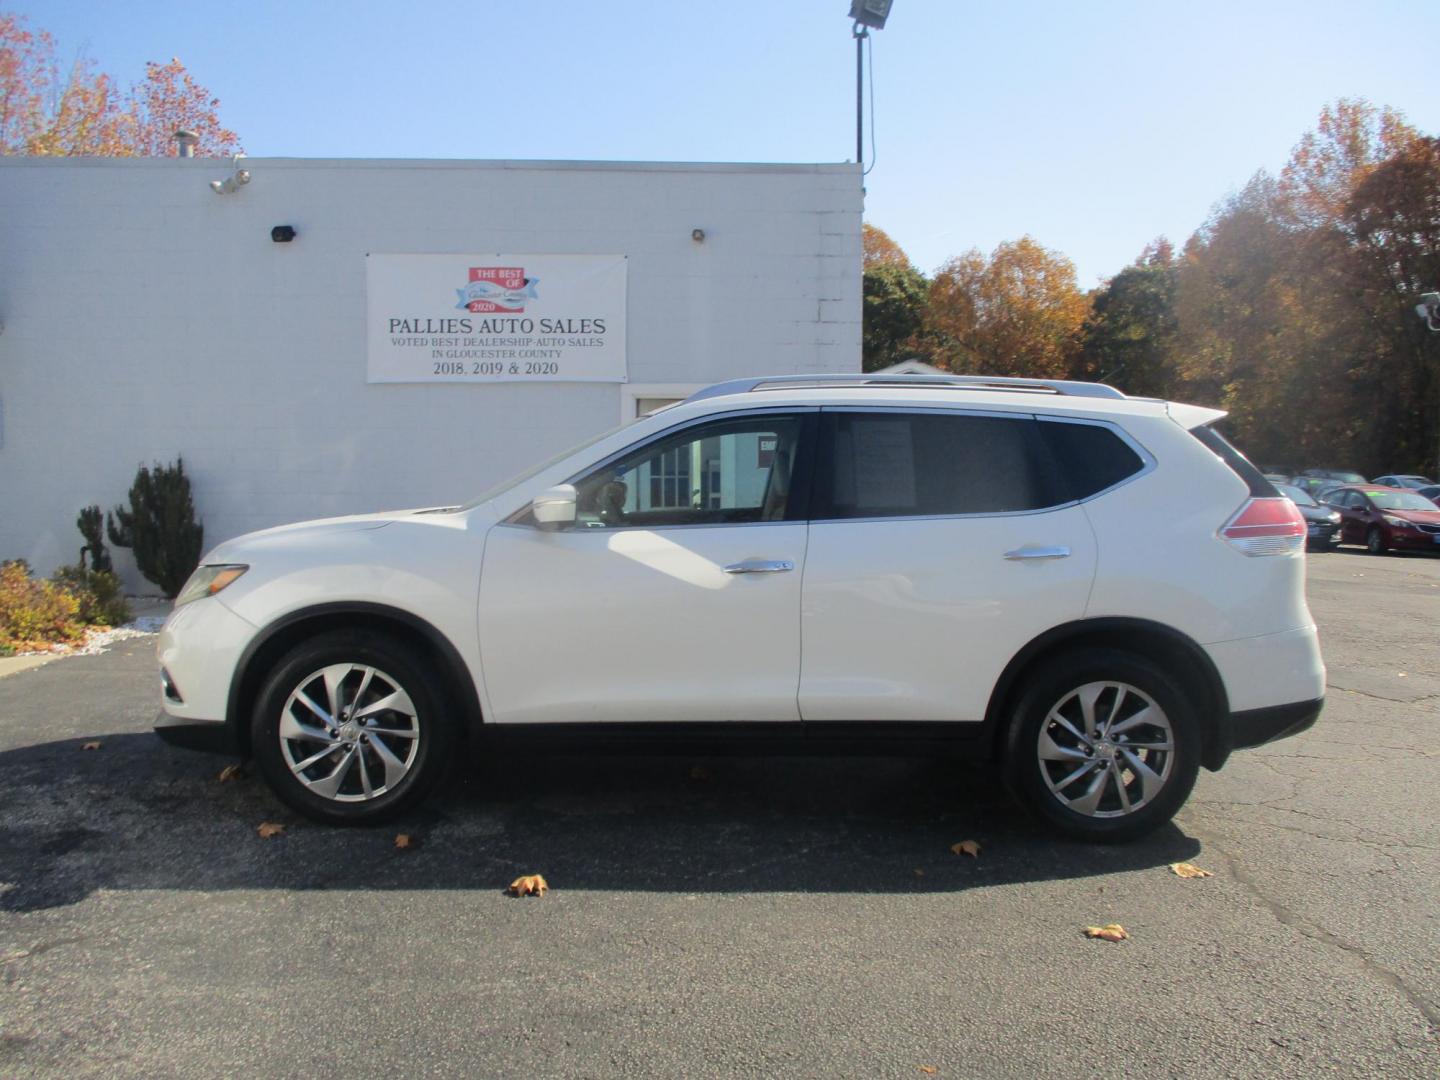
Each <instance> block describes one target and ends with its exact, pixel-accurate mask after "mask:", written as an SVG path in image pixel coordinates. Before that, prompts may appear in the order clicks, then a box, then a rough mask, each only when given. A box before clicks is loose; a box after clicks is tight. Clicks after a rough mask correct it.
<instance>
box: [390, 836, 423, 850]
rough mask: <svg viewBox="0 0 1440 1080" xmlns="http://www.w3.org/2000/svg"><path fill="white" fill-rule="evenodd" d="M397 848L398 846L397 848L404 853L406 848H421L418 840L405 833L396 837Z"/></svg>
mask: <svg viewBox="0 0 1440 1080" xmlns="http://www.w3.org/2000/svg"><path fill="white" fill-rule="evenodd" d="M395 846H396V847H397V848H399V849H400V850H401V851H404V850H405V849H406V848H415V847H419V846H420V842H419V841H418V840H416V839H415V837H413V836H411V835H410V834H409V833H403V832H402V833H397V834H396V836H395Z"/></svg>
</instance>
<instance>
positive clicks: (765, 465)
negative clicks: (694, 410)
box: [575, 415, 803, 528]
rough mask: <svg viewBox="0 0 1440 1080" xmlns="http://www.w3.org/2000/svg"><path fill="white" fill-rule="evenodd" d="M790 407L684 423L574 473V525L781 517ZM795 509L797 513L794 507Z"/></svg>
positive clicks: (792, 435)
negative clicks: (773, 412) (580, 476)
mask: <svg viewBox="0 0 1440 1080" xmlns="http://www.w3.org/2000/svg"><path fill="white" fill-rule="evenodd" d="M802 426H803V425H802V421H801V418H800V417H797V416H794V415H760V416H745V417H737V418H734V419H729V420H720V421H715V422H712V423H707V424H699V425H696V426H693V427H688V428H685V429H684V430H682V431H679V432H676V433H675V434H673V435H668V436H664V437H662V438H660V439H657V440H655V441H654V442H651V443H648V444H646V445H645V446H643V447H641V448H639V449H638V450H635V451H633V452H631V453H629V454H626V455H625V456H623V457H621V458H620V459H619V460H617V461H615V462H612V463H611V464H609V465H605V466H602V467H600V468H599V469H596V470H595V471H593V472H591V473H590V474H589V475H587V476H585V477H584V478H583V479H581V480H578V481H576V483H575V488H576V492H577V500H576V510H577V524H578V525H579V526H580V527H581V528H587V527H588V528H626V527H641V528H649V527H654V526H661V525H726V524H740V523H750V522H761V521H784V520H786V519H787V517H789V516H792V511H793V510H794V509H795V507H794V505H793V495H792V491H793V484H792V481H793V480H794V478H795V463H796V459H797V455H798V450H799V445H800V433H801V429H802ZM800 516H803V514H801V515H800Z"/></svg>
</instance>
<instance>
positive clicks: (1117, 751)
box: [1006, 649, 1200, 841]
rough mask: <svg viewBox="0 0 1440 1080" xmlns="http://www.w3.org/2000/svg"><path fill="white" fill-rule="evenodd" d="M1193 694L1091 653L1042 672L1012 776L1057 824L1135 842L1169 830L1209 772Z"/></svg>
mask: <svg viewBox="0 0 1440 1080" xmlns="http://www.w3.org/2000/svg"><path fill="white" fill-rule="evenodd" d="M1199 760H1200V731H1199V726H1198V722H1197V720H1196V718H1195V712H1194V709H1193V708H1192V707H1191V705H1190V703H1189V701H1188V699H1187V697H1186V695H1185V692H1184V691H1183V690H1182V689H1181V688H1180V686H1179V685H1177V683H1176V682H1175V680H1173V679H1172V678H1171V677H1170V676H1169V675H1167V674H1166V673H1165V672H1164V671H1162V670H1161V669H1160V668H1159V667H1157V666H1156V665H1155V664H1154V663H1152V662H1151V661H1150V660H1148V659H1146V658H1144V657H1141V656H1137V655H1133V654H1130V653H1125V652H1121V651H1118V650H1112V649H1090V650H1085V651H1081V652H1076V653H1072V654H1069V655H1066V656H1063V657H1060V658H1058V659H1056V660H1053V661H1051V662H1049V663H1047V664H1046V665H1044V666H1043V667H1042V668H1040V669H1039V670H1038V671H1037V672H1035V676H1034V678H1033V680H1031V681H1030V687H1029V689H1028V690H1027V691H1026V692H1025V693H1024V695H1023V696H1022V697H1021V699H1020V702H1019V705H1018V707H1017V708H1016V710H1015V714H1014V720H1013V726H1012V729H1011V733H1010V739H1009V749H1008V755H1007V762H1006V765H1007V770H1006V771H1007V776H1008V779H1009V781H1010V786H1011V788H1012V790H1014V791H1015V792H1016V794H1018V795H1019V796H1020V797H1021V798H1022V799H1023V800H1024V801H1025V802H1026V803H1027V804H1028V805H1029V806H1030V807H1031V809H1033V810H1034V811H1035V812H1036V813H1037V814H1038V815H1039V816H1040V817H1041V818H1042V819H1043V820H1044V821H1045V822H1046V823H1047V824H1049V825H1050V826H1052V827H1053V828H1055V829H1058V830H1059V831H1061V832H1063V833H1065V834H1067V835H1069V836H1073V837H1076V838H1079V839H1083V840H1098V841H1121V840H1130V839H1133V838H1135V837H1137V836H1141V835H1143V834H1145V833H1147V832H1150V831H1151V830H1152V829H1155V828H1157V827H1158V826H1160V825H1162V824H1164V823H1165V822H1167V821H1169V820H1170V818H1171V817H1173V816H1174V814H1175V812H1176V811H1177V810H1179V809H1180V807H1181V805H1182V804H1183V803H1184V802H1185V800H1186V798H1188V797H1189V794H1190V789H1191V788H1192V787H1193V786H1194V784H1195V777H1196V774H1197V772H1198V771H1199Z"/></svg>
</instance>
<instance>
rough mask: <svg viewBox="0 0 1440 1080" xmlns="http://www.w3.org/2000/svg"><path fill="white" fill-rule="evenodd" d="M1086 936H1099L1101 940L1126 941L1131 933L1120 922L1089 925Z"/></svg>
mask: <svg viewBox="0 0 1440 1080" xmlns="http://www.w3.org/2000/svg"><path fill="white" fill-rule="evenodd" d="M1085 936H1086V937H1088V938H1099V939H1100V940H1101V941H1124V940H1125V939H1126V938H1128V937H1129V936H1130V935H1129V934H1127V933H1126V932H1125V928H1124V927H1123V926H1121V925H1120V924H1119V923H1118V922H1112V923H1107V924H1106V925H1105V926H1087V927H1086V928H1085Z"/></svg>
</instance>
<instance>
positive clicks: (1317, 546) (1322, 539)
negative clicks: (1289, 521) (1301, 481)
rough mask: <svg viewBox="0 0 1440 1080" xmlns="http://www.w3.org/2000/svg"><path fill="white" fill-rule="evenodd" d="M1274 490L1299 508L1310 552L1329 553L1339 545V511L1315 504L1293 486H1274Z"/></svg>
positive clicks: (1299, 489)
mask: <svg viewBox="0 0 1440 1080" xmlns="http://www.w3.org/2000/svg"><path fill="white" fill-rule="evenodd" d="M1275 490H1276V491H1278V492H1280V494H1281V495H1284V496H1285V497H1286V498H1287V499H1289V500H1290V501H1291V502H1293V503H1294V504H1295V505H1296V506H1297V507H1298V508H1299V510H1300V516H1301V517H1303V518H1304V519H1305V535H1306V540H1305V543H1306V546H1307V547H1309V548H1310V550H1311V551H1329V550H1330V549H1331V548H1333V547H1334V546H1335V545H1337V544H1339V543H1340V511H1338V510H1336V509H1335V508H1334V507H1332V506H1326V505H1324V504H1322V503H1319V502H1316V501H1315V500H1314V499H1313V498H1311V497H1310V493H1309V492H1308V491H1305V490H1304V489H1303V488H1298V487H1296V486H1295V485H1294V484H1276V485H1275Z"/></svg>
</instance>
